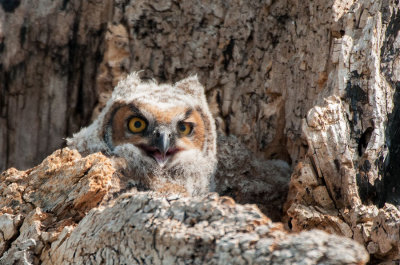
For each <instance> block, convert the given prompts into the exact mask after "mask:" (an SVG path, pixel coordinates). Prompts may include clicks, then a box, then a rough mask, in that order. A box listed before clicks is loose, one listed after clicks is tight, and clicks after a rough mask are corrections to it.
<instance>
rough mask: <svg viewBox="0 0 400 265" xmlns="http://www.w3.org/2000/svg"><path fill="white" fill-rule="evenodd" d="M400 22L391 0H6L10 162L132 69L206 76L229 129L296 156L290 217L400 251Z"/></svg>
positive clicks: (57, 136) (27, 161)
mask: <svg viewBox="0 0 400 265" xmlns="http://www.w3.org/2000/svg"><path fill="white" fill-rule="evenodd" d="M399 25H400V13H399V5H398V3H397V1H394V0H381V1H369V0H359V1H346V0H336V1H328V0H316V1H296V0H286V1H285V0H277V1H268V0H267V1H248V2H240V1H230V2H229V3H228V2H226V1H222V0H220V1H200V2H198V1H80V0H71V1H68V0H63V1H61V0H53V1H37V0H34V1H28V0H20V1H2V2H0V114H1V115H0V154H1V159H0V169H5V168H8V167H11V166H14V167H17V168H19V169H26V168H28V167H31V166H34V165H36V164H38V163H39V162H40V161H41V160H42V159H43V158H44V157H46V156H47V155H49V154H50V153H51V152H52V151H53V150H55V149H57V148H59V147H61V146H63V144H64V141H63V138H65V137H66V136H70V135H71V134H72V133H73V132H76V131H77V130H78V129H79V128H80V127H81V126H84V125H87V124H88V122H89V121H90V120H91V118H92V117H94V116H96V114H97V113H98V111H99V110H100V109H101V108H102V107H103V106H104V103H105V102H106V100H107V98H108V97H109V96H110V92H111V91H112V88H113V86H114V85H115V84H116V83H117V82H118V81H119V80H120V79H121V78H123V77H124V76H125V75H126V74H127V73H129V72H131V71H138V70H143V72H142V73H141V75H142V77H143V78H155V79H157V80H159V81H160V82H163V81H168V82H174V81H177V80H180V79H182V78H184V77H186V76H188V75H190V74H198V76H199V78H200V80H201V82H202V83H203V84H204V85H205V87H206V89H207V97H208V100H209V103H210V106H211V110H212V112H213V115H214V117H215V118H216V121H217V126H218V130H219V131H220V132H222V133H225V134H233V135H236V136H237V137H238V138H239V139H240V140H241V141H242V142H244V143H245V144H246V146H247V147H248V148H250V149H251V150H252V151H253V152H255V153H256V154H257V156H258V158H259V159H272V158H279V159H283V160H286V161H287V162H289V163H290V164H291V165H292V167H293V168H294V172H293V175H292V180H291V190H290V193H289V198H288V200H287V203H286V205H285V209H286V212H285V213H286V219H285V223H286V224H287V226H288V227H289V228H292V229H293V230H295V231H298V230H303V229H304V228H313V227H317V228H322V229H325V230H327V231H329V232H332V233H339V234H342V235H346V236H348V237H352V238H354V239H356V240H357V241H359V242H361V243H363V244H365V246H367V248H368V251H369V252H370V253H371V254H373V255H374V256H373V259H381V260H391V259H400V254H399V249H400V246H399V239H398V235H399V229H400V219H399V216H400V212H399V211H398V209H397V207H396V206H397V205H398V204H399V203H400V191H399V189H400V181H399V177H398V174H399V171H400V169H399V166H398V162H397V161H398V156H400V151H399V150H400V149H399V148H398V146H399V140H398V138H399V137H398V131H399V130H398V129H397V128H398V126H399V124H398V123H399V119H400V117H399V115H400V110H399V106H398V105H397V103H399V102H400V99H399V92H398V91H397V90H398V89H397V88H398V87H400V72H399V62H400V59H399V58H400V57H399V54H400V52H399V49H400V44H399V37H398V32H399V30H400V27H399ZM394 235H397V236H394Z"/></svg>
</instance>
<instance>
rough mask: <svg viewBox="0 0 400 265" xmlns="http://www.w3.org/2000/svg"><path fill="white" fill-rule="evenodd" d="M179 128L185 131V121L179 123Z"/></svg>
mask: <svg viewBox="0 0 400 265" xmlns="http://www.w3.org/2000/svg"><path fill="white" fill-rule="evenodd" d="M179 130H180V131H181V132H184V131H185V130H186V126H185V124H183V123H181V124H179Z"/></svg>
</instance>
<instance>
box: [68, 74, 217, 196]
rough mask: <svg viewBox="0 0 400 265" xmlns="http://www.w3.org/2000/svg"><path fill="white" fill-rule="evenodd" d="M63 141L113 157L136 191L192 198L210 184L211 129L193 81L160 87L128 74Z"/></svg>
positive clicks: (212, 160)
mask: <svg viewBox="0 0 400 265" xmlns="http://www.w3.org/2000/svg"><path fill="white" fill-rule="evenodd" d="M67 142H68V145H69V146H71V147H73V148H76V149H78V150H79V151H80V152H84V153H92V152H97V151H102V152H103V153H105V154H108V155H110V156H112V157H116V158H118V165H119V166H120V167H121V170H122V171H123V173H124V175H126V176H128V177H129V178H130V180H131V182H132V183H133V185H134V186H137V187H138V188H144V189H154V190H157V189H165V187H178V186H179V187H181V188H182V187H184V189H185V190H186V191H187V193H189V194H191V195H197V194H202V193H205V192H207V191H209V190H210V189H211V188H212V185H213V174H214V171H215V167H216V133H215V125H214V120H213V118H212V115H211V113H210V111H209V108H208V105H207V102H206V99H205V95H204V88H203V87H202V85H201V84H200V83H199V82H198V80H197V77H189V78H187V79H184V80H182V81H180V82H178V83H176V84H175V85H166V84H163V85H159V84H157V83H155V82H154V81H153V82H142V81H141V80H140V79H139V77H138V75H137V74H136V73H133V74H131V75H129V76H128V78H127V79H126V80H123V81H121V82H120V83H119V84H118V86H117V87H116V88H115V90H114V92H113V94H112V98H111V99H110V100H109V101H108V102H107V105H106V107H105V108H104V109H103V111H102V112H101V113H100V115H99V117H98V118H97V119H96V120H95V121H94V122H93V124H92V125H90V126H89V127H87V128H84V129H82V130H81V131H80V132H78V133H77V134H74V136H73V137H72V138H70V139H67ZM121 159H122V161H121ZM181 188H180V189H181ZM180 189H177V190H180Z"/></svg>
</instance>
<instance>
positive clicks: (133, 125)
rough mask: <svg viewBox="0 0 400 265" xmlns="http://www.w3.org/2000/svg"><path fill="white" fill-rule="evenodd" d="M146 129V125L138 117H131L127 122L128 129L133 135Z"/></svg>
mask: <svg viewBox="0 0 400 265" xmlns="http://www.w3.org/2000/svg"><path fill="white" fill-rule="evenodd" d="M146 127H147V123H146V122H145V121H144V120H143V119H141V118H139V117H133V118H132V119H130V120H129V122H128V128H129V130H130V131H131V132H133V133H140V132H142V131H143V130H144V129H146Z"/></svg>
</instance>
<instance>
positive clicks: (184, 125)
mask: <svg viewBox="0 0 400 265" xmlns="http://www.w3.org/2000/svg"><path fill="white" fill-rule="evenodd" d="M192 130H193V125H192V124H191V123H189V122H180V123H179V124H178V131H179V133H180V134H181V135H182V136H186V135H189V134H190V133H191V132H192Z"/></svg>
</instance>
